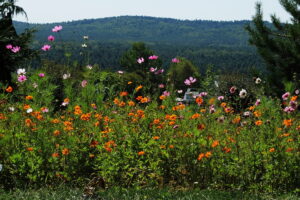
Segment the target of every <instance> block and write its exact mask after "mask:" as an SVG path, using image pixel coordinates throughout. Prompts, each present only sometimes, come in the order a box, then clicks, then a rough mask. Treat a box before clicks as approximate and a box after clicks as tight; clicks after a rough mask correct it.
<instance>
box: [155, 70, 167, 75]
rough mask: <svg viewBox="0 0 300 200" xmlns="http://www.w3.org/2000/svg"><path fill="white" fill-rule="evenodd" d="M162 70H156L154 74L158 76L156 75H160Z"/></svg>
mask: <svg viewBox="0 0 300 200" xmlns="http://www.w3.org/2000/svg"><path fill="white" fill-rule="evenodd" d="M164 71H165V70H164V69H160V70H157V71H156V72H155V73H154V74H156V75H158V74H162V73H164Z"/></svg>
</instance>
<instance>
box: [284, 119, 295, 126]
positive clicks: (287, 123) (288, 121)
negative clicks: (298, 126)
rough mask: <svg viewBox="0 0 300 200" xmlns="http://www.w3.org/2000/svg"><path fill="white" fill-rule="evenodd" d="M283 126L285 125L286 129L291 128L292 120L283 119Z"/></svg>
mask: <svg viewBox="0 0 300 200" xmlns="http://www.w3.org/2000/svg"><path fill="white" fill-rule="evenodd" d="M282 124H283V125H285V126H286V127H289V126H292V125H293V120H292V119H285V120H283V123H282Z"/></svg>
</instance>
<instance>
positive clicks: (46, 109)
mask: <svg viewBox="0 0 300 200" xmlns="http://www.w3.org/2000/svg"><path fill="white" fill-rule="evenodd" d="M41 110H42V112H43V113H47V112H49V109H48V108H46V107H43V108H42V109H41Z"/></svg>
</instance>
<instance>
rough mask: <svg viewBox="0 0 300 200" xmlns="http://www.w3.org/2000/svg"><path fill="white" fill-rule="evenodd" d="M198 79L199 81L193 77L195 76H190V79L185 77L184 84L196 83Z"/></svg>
mask: <svg viewBox="0 0 300 200" xmlns="http://www.w3.org/2000/svg"><path fill="white" fill-rule="evenodd" d="M196 81H197V79H196V78H193V77H191V76H190V77H189V78H188V79H185V81H184V84H185V85H191V84H193V83H195V82H196Z"/></svg>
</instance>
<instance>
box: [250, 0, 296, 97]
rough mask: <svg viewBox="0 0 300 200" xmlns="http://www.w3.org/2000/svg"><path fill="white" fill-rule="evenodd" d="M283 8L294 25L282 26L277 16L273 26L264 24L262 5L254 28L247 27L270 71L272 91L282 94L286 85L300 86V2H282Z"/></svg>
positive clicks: (253, 42)
mask: <svg viewBox="0 0 300 200" xmlns="http://www.w3.org/2000/svg"><path fill="white" fill-rule="evenodd" d="M280 3H281V5H282V6H283V8H284V9H285V10H286V11H287V12H288V13H289V14H290V15H291V17H292V18H291V23H282V22H280V20H279V18H277V17H276V16H275V15H273V16H271V19H272V23H273V26H272V27H270V26H268V25H267V24H265V23H264V22H263V13H262V11H261V4H257V6H256V15H255V16H254V18H253V23H254V25H248V26H247V27H246V29H247V31H248V32H249V34H250V40H249V41H250V43H251V44H253V45H254V46H256V47H257V50H258V53H259V54H260V55H261V56H262V58H263V59H264V61H265V63H266V64H267V67H268V69H269V71H270V72H271V76H270V78H269V79H270V83H271V84H270V88H271V89H272V90H273V91H275V92H277V94H280V92H282V91H283V89H284V85H283V84H284V82H286V81H294V82H295V84H296V86H297V87H299V86H300V82H299V80H300V68H299V61H300V57H299V55H300V52H299V49H300V48H299V47H300V43H299V36H300V28H299V20H300V18H299V13H300V11H299V5H300V2H299V1H298V0H280Z"/></svg>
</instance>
